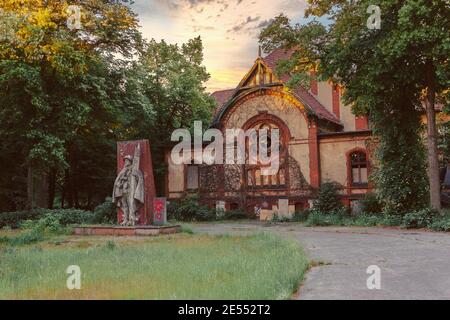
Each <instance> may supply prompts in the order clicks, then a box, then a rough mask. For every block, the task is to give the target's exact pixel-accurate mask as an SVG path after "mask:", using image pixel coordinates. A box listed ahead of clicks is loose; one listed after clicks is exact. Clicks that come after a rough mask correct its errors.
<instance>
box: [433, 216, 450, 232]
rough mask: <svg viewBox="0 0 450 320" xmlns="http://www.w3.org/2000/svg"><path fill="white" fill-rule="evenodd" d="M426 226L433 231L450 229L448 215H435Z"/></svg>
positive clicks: (449, 217)
mask: <svg viewBox="0 0 450 320" xmlns="http://www.w3.org/2000/svg"><path fill="white" fill-rule="evenodd" d="M428 228H430V229H432V230H435V231H450V216H449V215H446V216H443V217H435V218H434V220H433V222H432V223H430V224H429V225H428Z"/></svg>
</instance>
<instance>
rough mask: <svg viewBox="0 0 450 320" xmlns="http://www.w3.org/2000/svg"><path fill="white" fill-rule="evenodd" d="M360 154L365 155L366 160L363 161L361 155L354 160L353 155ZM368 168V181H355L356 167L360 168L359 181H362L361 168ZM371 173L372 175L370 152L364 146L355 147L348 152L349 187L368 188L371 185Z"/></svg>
mask: <svg viewBox="0 0 450 320" xmlns="http://www.w3.org/2000/svg"><path fill="white" fill-rule="evenodd" d="M354 154H358V155H359V156H360V155H364V159H365V161H361V160H360V157H358V160H357V161H356V162H355V161H354V160H353V155H354ZM363 168H365V169H366V174H367V181H366V182H355V179H354V173H353V170H354V169H358V176H359V181H361V169H363ZM369 175H370V161H369V156H368V153H367V151H366V150H365V149H362V148H355V149H352V150H350V151H348V152H347V181H348V187H349V188H354V189H358V188H368V187H369Z"/></svg>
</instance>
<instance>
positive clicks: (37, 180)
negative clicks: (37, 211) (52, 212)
mask: <svg viewBox="0 0 450 320" xmlns="http://www.w3.org/2000/svg"><path fill="white" fill-rule="evenodd" d="M27 198H28V201H27V202H28V208H29V209H34V208H47V206H48V180H47V174H46V173H45V172H44V171H43V170H41V169H39V168H37V167H36V166H35V165H33V164H30V165H29V166H28V177H27Z"/></svg>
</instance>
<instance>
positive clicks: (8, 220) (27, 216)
mask: <svg viewBox="0 0 450 320" xmlns="http://www.w3.org/2000/svg"><path fill="white" fill-rule="evenodd" d="M41 215H42V211H41V210H29V211H13V212H1V213H0V229H2V228H4V227H10V228H14V229H15V228H18V227H19V224H20V222H21V221H24V220H37V219H39V218H40V217H41Z"/></svg>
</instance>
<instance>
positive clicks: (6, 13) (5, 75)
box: [0, 0, 140, 207]
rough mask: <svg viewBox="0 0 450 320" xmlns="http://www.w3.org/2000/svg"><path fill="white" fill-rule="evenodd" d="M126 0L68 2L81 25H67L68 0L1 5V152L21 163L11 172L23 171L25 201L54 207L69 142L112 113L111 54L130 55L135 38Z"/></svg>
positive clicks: (68, 159)
mask: <svg viewBox="0 0 450 320" xmlns="http://www.w3.org/2000/svg"><path fill="white" fill-rule="evenodd" d="M128 2H129V1H127V0H123V1H117V0H109V1H104V0H87V1H71V3H70V4H72V5H73V4H78V5H79V7H80V9H81V18H82V19H81V29H70V28H68V26H67V21H68V18H69V15H70V12H68V11H67V9H68V6H69V3H68V2H67V1H59V0H46V1H44V0H25V1H20V4H18V2H17V1H15V0H5V1H2V2H1V3H0V29H2V30H7V31H8V32H7V33H6V35H5V36H4V37H2V38H1V39H0V58H1V61H0V105H1V106H2V109H1V113H0V126H1V129H0V138H1V139H2V141H5V142H6V143H5V144H3V145H2V150H6V155H8V156H9V155H11V156H14V157H15V158H16V161H18V163H21V162H22V163H25V166H24V167H22V168H17V167H18V166H17V164H16V165H15V168H17V170H13V171H14V172H15V174H18V175H19V176H20V175H21V174H22V173H23V172H24V171H26V170H27V171H28V183H27V184H28V188H27V189H28V198H29V200H28V203H29V205H30V206H42V207H48V206H50V207H51V206H52V205H53V197H54V194H55V184H56V183H57V180H58V178H57V176H58V174H59V173H60V172H62V171H65V170H67V169H68V168H73V166H74V164H73V163H71V155H74V154H75V152H74V151H71V146H73V145H75V144H76V141H77V140H78V141H79V139H80V136H83V134H82V133H83V132H86V131H85V130H87V128H90V129H93V128H95V129H96V130H98V129H99V128H101V126H99V123H98V122H97V124H95V125H94V123H96V121H95V120H94V121H92V119H96V120H97V121H100V120H101V119H102V114H103V115H106V114H109V115H111V114H112V113H113V112H114V111H117V110H115V109H114V107H117V105H114V103H115V101H114V100H111V99H109V98H110V97H111V96H110V93H111V92H112V91H111V89H112V88H113V87H115V88H116V87H117V86H116V85H117V83H116V85H115V86H113V85H112V83H111V82H108V80H105V79H108V78H109V77H110V76H111V75H112V73H113V69H114V67H115V66H114V64H115V63H116V61H117V59H113V56H114V55H117V54H120V55H122V56H123V57H125V58H127V57H132V55H133V53H135V52H136V49H138V48H139V43H140V34H139V32H138V24H137V18H136V15H135V14H134V13H133V12H132V11H131V10H130V8H129V7H128V6H127V3H128ZM115 90H116V89H115ZM97 116H98V117H97ZM96 117H97V118H96ZM104 128H105V127H103V129H102V130H101V131H102V132H105V131H104V130H105V129H104ZM91 134H92V132H91ZM95 134H101V133H100V132H95ZM17 149H19V150H21V152H19V153H18V152H12V150H17ZM17 158H19V159H17ZM13 166H14V165H13ZM26 168H27V169H26ZM10 177H11V176H10ZM12 177H14V176H12ZM6 180H9V179H6ZM11 185H12V184H11V182H8V181H7V182H6V187H7V189H9V188H10V187H11ZM72 189H73V188H72ZM49 194H50V197H49V196H48V195H49ZM75 202H76V199H75Z"/></svg>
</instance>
